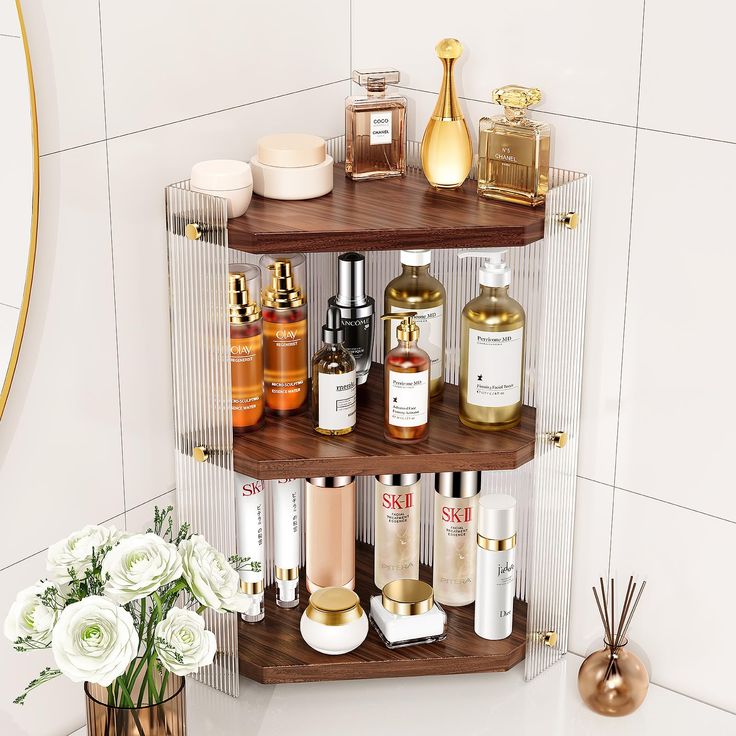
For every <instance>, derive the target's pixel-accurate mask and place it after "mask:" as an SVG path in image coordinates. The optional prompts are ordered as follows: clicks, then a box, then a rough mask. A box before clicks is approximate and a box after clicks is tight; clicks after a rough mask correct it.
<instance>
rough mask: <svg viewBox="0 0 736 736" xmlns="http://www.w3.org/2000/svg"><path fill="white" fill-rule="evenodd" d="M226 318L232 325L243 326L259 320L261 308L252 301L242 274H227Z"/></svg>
mask: <svg viewBox="0 0 736 736" xmlns="http://www.w3.org/2000/svg"><path fill="white" fill-rule="evenodd" d="M228 316H229V320H230V324H233V325H245V324H248V323H249V322H255V321H256V320H257V319H260V318H261V307H260V305H259V304H258V302H254V301H252V297H251V296H250V292H249V290H248V282H247V279H246V277H245V274H244V273H230V274H228Z"/></svg>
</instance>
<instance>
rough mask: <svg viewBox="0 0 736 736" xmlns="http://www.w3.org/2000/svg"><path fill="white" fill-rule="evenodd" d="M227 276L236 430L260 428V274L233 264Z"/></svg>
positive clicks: (261, 361)
mask: <svg viewBox="0 0 736 736" xmlns="http://www.w3.org/2000/svg"><path fill="white" fill-rule="evenodd" d="M230 268H231V272H230V274H229V275H228V319H229V322H230V375H231V383H232V413H233V432H234V433H235V434H241V433H244V432H252V431H253V430H255V429H260V428H261V427H262V426H263V424H264V421H265V418H264V411H263V322H262V320H261V307H260V305H259V303H258V293H259V291H260V286H261V283H260V281H261V275H260V272H259V270H258V268H257V267H256V266H245V265H241V264H233V265H232V266H231V267H230Z"/></svg>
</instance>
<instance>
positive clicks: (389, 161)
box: [345, 69, 406, 180]
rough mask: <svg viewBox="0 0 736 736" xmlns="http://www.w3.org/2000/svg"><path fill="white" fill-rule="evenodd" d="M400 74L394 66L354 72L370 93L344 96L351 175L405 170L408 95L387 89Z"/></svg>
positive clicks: (373, 176) (370, 176) (347, 160)
mask: <svg viewBox="0 0 736 736" xmlns="http://www.w3.org/2000/svg"><path fill="white" fill-rule="evenodd" d="M399 76H400V75H399V72H397V71H395V70H393V69H387V70H382V71H381V70H368V71H354V72H353V81H354V82H355V83H356V84H359V85H360V86H361V87H365V89H366V92H367V94H365V95H353V96H352V97H348V98H347V99H346V100H345V144H346V150H345V174H346V175H347V176H349V177H351V178H352V179H355V180H360V179H385V178H386V177H389V176H403V175H404V174H405V173H406V98H405V97H400V96H399V95H394V94H389V93H387V92H386V86H387V85H389V84H396V83H397V82H398V81H399Z"/></svg>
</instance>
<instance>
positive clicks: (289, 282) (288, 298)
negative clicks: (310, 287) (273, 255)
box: [261, 258, 305, 309]
mask: <svg viewBox="0 0 736 736" xmlns="http://www.w3.org/2000/svg"><path fill="white" fill-rule="evenodd" d="M268 270H269V271H271V286H269V287H267V288H265V289H264V290H263V295H262V299H261V301H262V302H263V305H264V306H266V307H272V308H273V309H291V308H295V307H301V306H302V305H303V304H304V302H305V299H304V293H303V292H302V290H301V289H300V288H299V287H298V286H297V285H296V284H295V283H294V270H293V267H292V264H291V261H290V260H289V259H288V258H278V259H276V260H275V261H274V262H273V263H269V264H268Z"/></svg>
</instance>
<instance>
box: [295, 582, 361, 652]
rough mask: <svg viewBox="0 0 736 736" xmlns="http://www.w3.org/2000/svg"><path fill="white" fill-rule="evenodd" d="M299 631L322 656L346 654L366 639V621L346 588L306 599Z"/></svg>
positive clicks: (317, 592)
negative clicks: (307, 601) (307, 603)
mask: <svg viewBox="0 0 736 736" xmlns="http://www.w3.org/2000/svg"><path fill="white" fill-rule="evenodd" d="M299 629H300V631H301V634H302V639H304V641H305V642H306V643H307V644H309V646H310V647H312V649H315V650H316V651H318V652H322V654H346V653H347V652H351V651H352V650H353V649H356V648H357V647H359V646H360V645H361V644H362V643H363V641H364V640H365V637H366V636H367V635H368V618H367V617H366V615H365V611H363V609H362V607H361V605H360V599H359V598H358V596H357V595H356V594H355V593H354V592H353V591H352V590H348V589H347V588H322V589H320V590H316V591H315V592H314V593H312V595H311V596H309V605H308V606H307V607H306V609H305V610H304V613H303V614H302V619H301V624H300V626H299Z"/></svg>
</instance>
